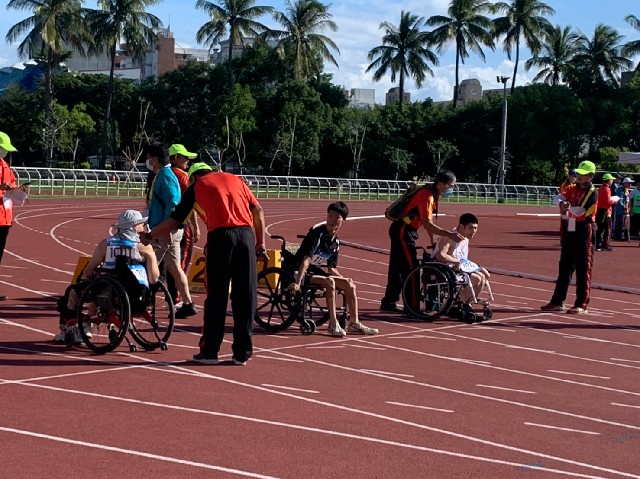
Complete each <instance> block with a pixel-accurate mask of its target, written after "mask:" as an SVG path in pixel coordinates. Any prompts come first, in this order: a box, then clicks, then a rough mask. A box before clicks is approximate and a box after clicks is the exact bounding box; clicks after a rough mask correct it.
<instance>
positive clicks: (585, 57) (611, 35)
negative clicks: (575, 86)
mask: <svg viewBox="0 0 640 479" xmlns="http://www.w3.org/2000/svg"><path fill="white" fill-rule="evenodd" d="M623 38H624V37H623V36H622V35H620V34H619V33H618V32H617V31H616V30H615V29H614V28H612V27H610V26H609V25H604V24H602V23H601V24H598V25H596V28H595V30H594V32H593V36H592V37H591V38H587V36H586V35H584V34H581V35H580V36H579V37H578V39H577V41H576V54H575V55H574V57H573V60H572V61H571V67H572V69H571V71H570V72H569V73H570V76H571V79H572V81H573V82H574V83H580V84H586V83H590V84H591V85H594V86H598V85H609V86H614V87H617V86H619V85H620V77H619V75H620V72H621V71H622V70H623V69H628V68H631V66H632V65H633V63H632V62H631V60H630V59H629V58H627V57H625V56H624V55H623V54H622V50H623V47H622V45H621V44H620V42H621V40H622V39H623Z"/></svg>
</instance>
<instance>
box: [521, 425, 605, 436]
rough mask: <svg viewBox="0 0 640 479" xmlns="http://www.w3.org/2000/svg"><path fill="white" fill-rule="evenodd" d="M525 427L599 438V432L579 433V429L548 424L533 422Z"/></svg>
mask: <svg viewBox="0 0 640 479" xmlns="http://www.w3.org/2000/svg"><path fill="white" fill-rule="evenodd" d="M524 425H525V426H535V427H543V428H545V429H557V430H558V431H567V432H577V433H580V434H589V435H591V436H599V435H600V433H599V432H594V431H581V430H580V429H570V428H568V427H558V426H550V425H548V424H536V423H535V422H525V423H524Z"/></svg>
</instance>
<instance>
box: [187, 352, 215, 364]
mask: <svg viewBox="0 0 640 479" xmlns="http://www.w3.org/2000/svg"><path fill="white" fill-rule="evenodd" d="M192 361H194V362H196V363H200V364H206V365H208V366H215V365H216V364H218V356H209V355H208V354H202V353H198V354H194V355H193V359H192Z"/></svg>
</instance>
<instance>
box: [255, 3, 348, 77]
mask: <svg viewBox="0 0 640 479" xmlns="http://www.w3.org/2000/svg"><path fill="white" fill-rule="evenodd" d="M286 5H287V8H286V12H285V13H283V12H276V13H275V14H274V16H273V17H274V19H275V20H276V22H278V23H279V24H280V25H281V26H282V28H283V29H282V30H273V31H271V32H270V33H269V34H268V35H267V36H268V37H270V38H275V39H276V40H278V45H277V47H276V50H277V51H278V54H279V55H280V58H283V59H285V60H288V63H289V64H290V65H291V69H292V72H293V79H294V80H299V81H300V80H306V79H309V78H311V77H312V76H314V75H316V76H317V75H319V74H320V73H321V71H322V65H321V62H322V61H323V60H326V61H328V62H329V63H331V64H333V65H335V66H336V67H337V66H338V62H337V61H336V59H335V58H334V56H333V55H332V54H331V51H330V49H333V50H335V51H336V52H338V54H339V53H340V50H339V48H338V46H337V45H336V44H335V42H334V41H333V40H331V38H329V37H328V36H326V35H323V34H322V33H319V32H323V31H325V30H330V31H332V32H336V31H338V25H337V24H336V23H335V22H334V21H333V20H332V18H333V15H331V14H330V13H329V6H330V5H325V4H323V3H321V2H319V1H318V0H295V1H294V2H291V0H287V3H286Z"/></svg>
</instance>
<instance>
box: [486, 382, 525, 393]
mask: <svg viewBox="0 0 640 479" xmlns="http://www.w3.org/2000/svg"><path fill="white" fill-rule="evenodd" d="M476 386H478V387H480V388H490V389H499V390H501V391H512V392H514V393H524V394H538V393H537V392H535V391H525V390H524V389H511V388H503V387H500V386H489V385H488V384H476Z"/></svg>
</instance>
